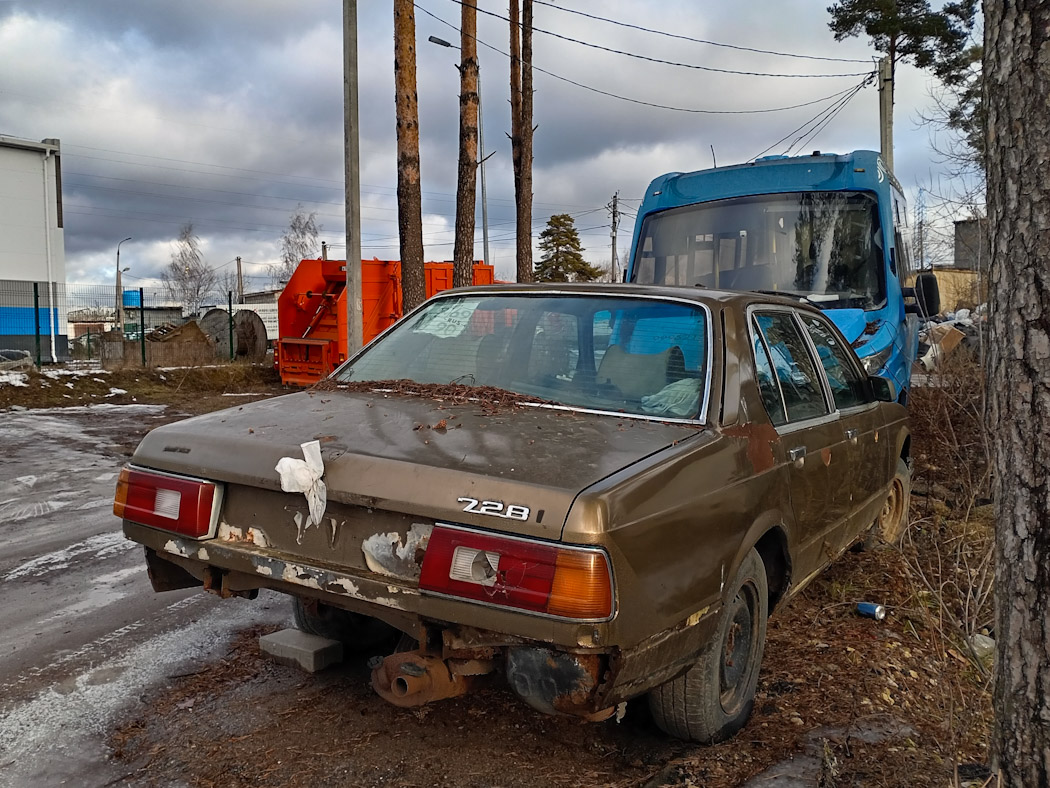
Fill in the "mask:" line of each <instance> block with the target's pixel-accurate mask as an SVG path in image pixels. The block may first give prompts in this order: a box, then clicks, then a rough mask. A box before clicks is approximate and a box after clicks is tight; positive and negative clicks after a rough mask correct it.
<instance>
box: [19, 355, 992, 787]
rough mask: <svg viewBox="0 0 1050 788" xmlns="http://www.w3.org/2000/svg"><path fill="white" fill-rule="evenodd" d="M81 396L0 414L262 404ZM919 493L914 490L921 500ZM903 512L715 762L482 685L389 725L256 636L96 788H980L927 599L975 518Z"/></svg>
mask: <svg viewBox="0 0 1050 788" xmlns="http://www.w3.org/2000/svg"><path fill="white" fill-rule="evenodd" d="M92 377H93V378H94V379H92ZM92 377H88V378H87V379H85V376H83V375H80V376H79V377H77V378H76V380H75V384H74V385H73V386H72V387H70V386H67V385H66V383H67V382H70V381H71V380H72V378H71V379H69V380H66V379H64V378H59V379H55V378H51V377H40V376H35V375H31V376H30V377H29V378H28V379H27V381H26V383H27V385H25V386H22V387H12V386H0V408H3V407H10V406H12V405H15V406H26V407H28V406H32V407H40V406H41V405H43V404H45V402H44V401H46V404H49V405H53V406H59V407H60V406H61V405H63V404H83V402H84V401H106V402H113V401H116V402H131V401H135V402H168V403H172V404H174V405H175V408H174V409H172V410H176V411H181V412H185V413H198V412H204V411H206V410H214V409H216V408H217V407H225V406H229V405H235V404H236V403H237V400H236V399H235V398H233V397H230V396H224V395H241V394H244V393H246V392H249V393H251V394H252V395H253V396H270V395H273V394H276V393H279V392H280V391H281V388H280V386H279V384H278V382H277V381H276V379H275V377H274V376H273V374H272V371H271V370H265V369H258V368H255V369H253V368H250V367H244V368H236V367H230V368H218V369H217V370H170V371H163V372H157V371H153V372H146V371H141V370H129V371H126V372H119V373H118V372H114V373H109V374H98V375H94V376H92ZM113 389H118V390H120V391H121V392H122V393H119V394H113V393H112V390H113ZM42 400H44V401H42ZM923 473H924V470H923V468H921V467H920V468H917V474H916V475H917V479H916V482H917V486H918V487H919V488H920V489H925V490H932V489H933V488H934V487H935V486H936V485H934V484H932V483H927V482H924V480H923ZM924 484H925V487H924V486H923V485H924ZM912 511H913V520H915V522H914V523H913V525H912V527H911V530H910V532H909V535H908V538H907V539H906V540H905V544H904V547H903V548H901V549H895V548H884V549H880V550H876V551H872V552H867V553H848V554H846V555H845V556H844V557H843V559H842V560H840V561H839V562H838V563H837V564H835V565H834V566H833V567H832V568H831V569H830V570H829V571H828V572H826V573H825V574H824V575H823V576H821V577H819V578H818V579H817V580H816V581H814V582H813V583H812V584H811V586H810V587H809V588H808V589H806V590H805V591H804V592H803V593H802V594H801V595H800V596H799V597H797V598H796V599H794V600H793V601H792V602H790V603H789V604H788V605H787V607H785V608H784V609H783V610H781V611H779V613H778V614H776V615H775V617H774V618H773V619H772V620H771V622H770V625H769V630H768V642H767V646H766V655H765V660H764V664H763V670H762V675H761V679H760V685H759V692H758V697H757V700H756V704H755V709H754V713H753V715H752V718H751V720H750V722H749V723H748V725H747V727H746V728H745V729H744V730H743V731H742V732H741V733H740V734H739V735H738V736H736V737H735V738H734V739H733V740H731V741H729V742H726V743H723V744H720V745H717V746H714V747H697V746H693V745H689V744H686V743H683V742H678V741H675V740H672V739H668V738H667V737H665V736H664V735H663V734H661V733H660V732H659V731H658V730H657V729H656V728H655V726H654V725H653V724H652V722H651V720H650V719H649V716H648V713H647V709H646V706H645V703H644V700H643V701H636V702H633V703H632V704H630V705H629V706H628V710H627V714H626V716H625V718H624V719H623V720H622V721H621V722H619V723H617V722H615V721H608V722H605V723H598V724H587V723H579V722H577V721H575V720H571V719H565V718H552V717H547V716H544V715H541V714H538V713H536V712H534V711H532V710H531V709H529V708H528V707H527V706H525V705H524V704H522V703H520V702H519V701H517V700H516V699H515V698H514V696H513V695H512V694H511V693H510V692H509V691H507V690H506V689H505V688H502V687H501V686H499V685H498V684H496V685H495V686H492V687H489V688H485V689H482V690H480V691H478V692H477V693H475V694H473V695H470V696H467V697H464V698H459V699H452V700H447V701H442V702H440V703H436V704H433V705H431V706H427V707H423V708H420V709H416V710H402V709H397V708H394V707H392V706H389V705H387V704H386V703H384V702H383V701H381V700H380V699H379V698H378V697H377V696H376V695H375V694H374V692H373V691H372V690H371V688H370V685H369V682H368V673H369V671H368V669H367V666H366V661H367V658H368V657H369V656H372V655H369V654H361V655H355V656H352V657H351V658H350V659H348V661H347V662H346V663H344V664H343V665H341V666H338V667H336V668H332V669H329V670H328V671H326V672H323V673H320V674H317V675H306V674H303V673H301V672H299V671H297V670H295V669H292V668H289V667H285V666H282V665H278V664H275V663H273V662H271V661H269V660H267V659H265V658H264V657H262V656H261V655H260V653H259V648H258V637H259V635H260V634H263V633H265V632H266V631H271V630H272V629H273V626H272V625H271V626H269V627H262V628H260V627H257V628H253V629H247V630H243V631H240V632H238V633H234V637H233V640H232V642H231V644H230V645H229V646H228V648H227V649H226V650H225V653H224V654H223V655H222V656H220V657H219V658H217V659H216V658H211V659H206V660H201V661H198V662H192V663H190V664H187V665H186V666H185V667H184V668H181V669H180V670H179V671H178V672H177V673H174V674H172V675H169V676H168V677H167V678H166V680H165V681H163V682H162V683H161V684H160V685H157V686H154V687H152V688H151V689H149V690H147V691H146V692H144V693H143V694H141V695H140V696H139V697H137V698H128V707H127V709H126V711H125V712H124V714H123V719H122V721H121V722H120V723H119V724H118V725H116V726H115V727H114V728H113V729H112V730H110V731H109V733H108V743H109V746H110V747H111V749H112V759H113V760H114V764H112V765H115V766H117V767H118V769H119V772H118V773H122V774H123V777H122V778H120V779H118V780H116V781H114V783H113V784H126V785H146V786H184V785H186V786H220V785H221V786H264V785H265V786H336V785H362V786H388V785H389V786H431V785H433V786H460V785H463V786H493V785H500V786H535V785H618V786H635V785H651V786H656V785H675V786H700V785H703V786H736V785H742V784H748V785H752V786H763V788H764V787H765V786H784V785H820V786H853V785H858V786H860V785H862V786H902V785H908V786H925V785H930V786H934V785H936V786H943V785H946V784H949V782H950V780H952V779H954V776H955V774H956V766H957V764H963V765H964V768H963V769H962V775H963V776H964V777H966V776H969V777H976V778H978V779H979V778H980V776H981V774H982V771H981V769H980V768H976V767H970V766H967V765H968V764H974V763H981V762H983V761H984V760H985V758H986V750H987V739H988V732H989V725H990V703H989V693H988V683H987V677H986V675H985V673H984V672H983V671H982V668H981V666H980V664H979V663H978V662H976V661H975V660H974V659H973V658H972V657H971V655H970V654H969V653H968V651H967V649H966V648H965V641H964V640H963V639H962V637H961V633H960V632H959V630H958V629H957V627H955V625H954V623H953V620H952V611H951V607H952V605H954V604H955V601H954V600H953V599H948V600H947V603H944V601H943V600H942V599H940V598H939V597H935V596H934V595H932V593H931V591H930V589H931V587H933V588H936V587H940V586H944V585H946V584H949V585H950V584H954V585H956V586H961V585H964V584H965V583H966V581H967V577H964V576H963V575H967V573H969V572H970V571H971V569H970V568H969V564H968V563H967V562H966V561H962V562H960V560H959V559H958V552H956V553H951V554H949V553H947V552H946V550H947V548H946V547H945V546H946V545H955V546H956V548H957V547H958V546H959V545H961V544H962V545H971V544H972V550H973V552H974V553H975V555H976V554H977V553H979V552H980V550H981V549H982V545H984V544H986V541H987V538H988V535H989V534H990V523H989V522H988V520H987V512H986V511H977V512H975V513H974V512H971V513H970V516H969V517H968V518H966V521H965V522H963V521H962V520H961V519H960V517H959V515H958V512H957V511H955V510H954V509H952V508H949V507H948V506H946V505H945V503H944V502H943V501H941V500H939V499H938V498H937V497H936V493H935V494H934V496H933V497H929V498H917V499H915V501H914V502H913V509H912ZM965 549H966V550H970V547H969V546H967V547H966V548H965ZM952 555H954V556H955V559H954V563H953V562H952V561H951V560H946V558H948V559H950V558H951V557H952ZM864 600H871V601H877V602H880V603H882V604H884V605H886V607H887V609H888V610H889V615H888V617H887V618H886V620H885V621H882V622H877V621H874V620H872V619H868V618H863V617H861V616H859V615H857V613H856V610H855V608H856V603H857V602H858V601H864ZM224 604H228V605H242V606H251V605H252V604H253V603H251V602H248V601H245V600H239V599H234V600H229V601H227V602H225V603H224ZM873 731H875V732H876V733H877V735H871V734H872V732H873ZM749 780H750V782H748V781H749ZM977 784H979V782H978V783H977Z"/></svg>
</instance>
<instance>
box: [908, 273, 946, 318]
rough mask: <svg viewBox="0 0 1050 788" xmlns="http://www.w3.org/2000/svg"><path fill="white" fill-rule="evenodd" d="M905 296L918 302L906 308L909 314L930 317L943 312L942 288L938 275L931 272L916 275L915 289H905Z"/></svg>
mask: <svg viewBox="0 0 1050 788" xmlns="http://www.w3.org/2000/svg"><path fill="white" fill-rule="evenodd" d="M909 291H910V292H909ZM904 295H905V296H912V297H913V298H914V299H915V302H916V303H914V304H910V305H908V306H906V307H905V310H906V311H908V312H916V313H918V314H919V315H920V316H922V317H930V316H932V315H936V314H939V313H940V311H941V288H940V285H939V284H938V283H937V277H936V275H934V274H932V273H930V272H929V271H927V272H925V273H921V274H918V275H916V277H915V287H913V288H905V292H904Z"/></svg>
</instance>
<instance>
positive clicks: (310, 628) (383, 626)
mask: <svg viewBox="0 0 1050 788" xmlns="http://www.w3.org/2000/svg"><path fill="white" fill-rule="evenodd" d="M292 615H293V617H294V618H295V627H296V629H298V630H300V631H302V632H306V633H307V634H309V635H317V636H318V637H323V638H328V639H329V640H338V641H339V642H341V643H342V644H343V647H344V648H345V649H347V650H349V651H362V650H364V649H368V648H373V647H375V646H379V645H382V644H385V643H387V642H391V643H392V642H393V639H394V634H395V633H396V632H397V630H396V629H394V628H393V627H392V626H390V625H389V624H387V623H386V622H385V621H380V620H379V619H377V618H371V617H370V616H363V615H361V614H360V613H351V612H350V611H349V610H343V609H342V608H338V607H332V606H331V605H326V604H325V603H324V602H314V601H313V600H303V599H301V598H299V597H293V598H292Z"/></svg>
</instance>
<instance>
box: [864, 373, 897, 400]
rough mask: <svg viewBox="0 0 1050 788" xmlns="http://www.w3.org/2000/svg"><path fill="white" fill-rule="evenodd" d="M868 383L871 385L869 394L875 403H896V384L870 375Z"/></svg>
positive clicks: (887, 379)
mask: <svg viewBox="0 0 1050 788" xmlns="http://www.w3.org/2000/svg"><path fill="white" fill-rule="evenodd" d="M868 382H869V383H870V384H871V393H872V396H874V397H875V400H876V402H896V401H897V384H896V383H894V382H893V381H892V380H890V379H889V378H884V377H881V376H879V375H872V376H871V377H869V378H868Z"/></svg>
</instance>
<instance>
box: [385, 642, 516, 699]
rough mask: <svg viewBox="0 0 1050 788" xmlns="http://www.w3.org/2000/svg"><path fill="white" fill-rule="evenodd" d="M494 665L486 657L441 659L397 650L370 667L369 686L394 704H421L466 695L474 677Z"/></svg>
mask: <svg viewBox="0 0 1050 788" xmlns="http://www.w3.org/2000/svg"><path fill="white" fill-rule="evenodd" d="M494 668H495V664H494V663H492V662H491V661H490V660H476V659H472V660H443V659H441V658H440V657H437V656H434V655H433V654H425V653H423V652H421V651H399V652H396V653H394V654H391V655H390V656H389V657H386V658H385V659H384V660H383V661H382V662H380V663H379V664H378V665H376V667H375V668H374V669H373V670H372V687H373V688H374V689H375V691H376V692H377V693H378V694H379V696H380V697H381V698H383V700H385V701H387V702H388V703H392V704H394V705H395V706H402V707H409V706H422V705H423V704H424V703H430V702H431V701H434V700H442V699H444V698H454V697H456V696H457V695H464V694H466V693H467V692H468V691H469V690H470V688H471V684H472V682H473V680H474V678H475V677H476V676H478V675H481V674H485V673H490V672H491V671H492V670H494Z"/></svg>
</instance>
